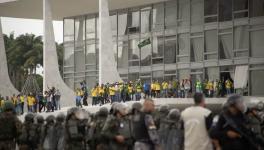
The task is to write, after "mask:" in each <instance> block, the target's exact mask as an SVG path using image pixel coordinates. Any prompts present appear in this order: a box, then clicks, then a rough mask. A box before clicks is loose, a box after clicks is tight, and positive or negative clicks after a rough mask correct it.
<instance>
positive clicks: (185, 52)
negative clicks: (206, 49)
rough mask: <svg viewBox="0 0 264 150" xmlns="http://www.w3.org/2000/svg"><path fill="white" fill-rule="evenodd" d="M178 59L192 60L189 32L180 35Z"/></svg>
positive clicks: (180, 60) (183, 60) (181, 60)
mask: <svg viewBox="0 0 264 150" xmlns="http://www.w3.org/2000/svg"><path fill="white" fill-rule="evenodd" d="M177 57H178V61H179V62H189V61H190V59H189V58H190V38H189V34H188V33H184V34H179V35H178V55H177Z"/></svg>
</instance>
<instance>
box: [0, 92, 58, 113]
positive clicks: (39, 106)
mask: <svg viewBox="0 0 264 150" xmlns="http://www.w3.org/2000/svg"><path fill="white" fill-rule="evenodd" d="M60 97H61V93H60V91H59V89H56V88H55V87H52V88H51V89H48V90H47V91H44V94H42V93H41V92H40V93H29V94H18V95H15V94H14V95H13V96H10V97H8V96H7V97H5V98H4V97H2V96H1V95H0V106H1V105H3V103H4V102H5V101H8V100H10V101H11V102H12V103H13V104H14V106H15V111H16V113H17V114H18V115H20V114H23V113H24V112H25V110H24V109H25V108H27V111H28V112H33V113H36V112H53V111H55V110H60V109H61V107H60Z"/></svg>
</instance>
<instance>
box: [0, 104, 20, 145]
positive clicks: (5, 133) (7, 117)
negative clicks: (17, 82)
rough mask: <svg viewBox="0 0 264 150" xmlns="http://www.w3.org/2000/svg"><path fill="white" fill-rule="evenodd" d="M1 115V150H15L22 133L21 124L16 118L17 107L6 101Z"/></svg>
mask: <svg viewBox="0 0 264 150" xmlns="http://www.w3.org/2000/svg"><path fill="white" fill-rule="evenodd" d="M1 107H2V108H1V109H2V112H1V113H0V150H15V148H16V147H15V146H16V143H15V141H16V140H17V139H18V136H19V135H20V133H21V131H20V129H21V126H22V124H21V122H20V121H19V119H18V118H17V117H16V114H15V107H14V104H13V103H12V102H11V101H6V102H4V104H3V105H2V106H1Z"/></svg>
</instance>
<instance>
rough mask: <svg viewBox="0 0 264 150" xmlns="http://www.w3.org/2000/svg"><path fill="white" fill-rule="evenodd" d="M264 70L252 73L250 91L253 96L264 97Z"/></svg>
mask: <svg viewBox="0 0 264 150" xmlns="http://www.w3.org/2000/svg"><path fill="white" fill-rule="evenodd" d="M263 76H264V70H252V71H250V83H251V85H250V91H251V93H250V94H251V95H252V96H264V90H263V89H264V84H263V83H264V78H263Z"/></svg>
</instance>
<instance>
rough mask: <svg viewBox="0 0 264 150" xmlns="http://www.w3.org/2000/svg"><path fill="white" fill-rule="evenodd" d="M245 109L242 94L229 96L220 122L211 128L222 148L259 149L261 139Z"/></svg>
mask: <svg viewBox="0 0 264 150" xmlns="http://www.w3.org/2000/svg"><path fill="white" fill-rule="evenodd" d="M245 110H246V107H245V105H244V104H243V98H242V97H241V96H238V95H233V96H230V97H229V99H228V100H227V103H226V104H225V106H224V109H223V112H222V113H221V114H220V115H219V119H218V122H217V123H216V124H215V125H214V126H213V127H212V129H211V130H210V135H211V137H212V138H213V139H216V140H218V142H219V144H220V146H221V149H222V150H258V146H257V144H259V139H258V138H256V134H254V133H253V132H252V130H251V128H250V126H251V124H250V122H249V121H248V118H247V116H246V115H245V114H244V112H245ZM251 123H252V122H251Z"/></svg>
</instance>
